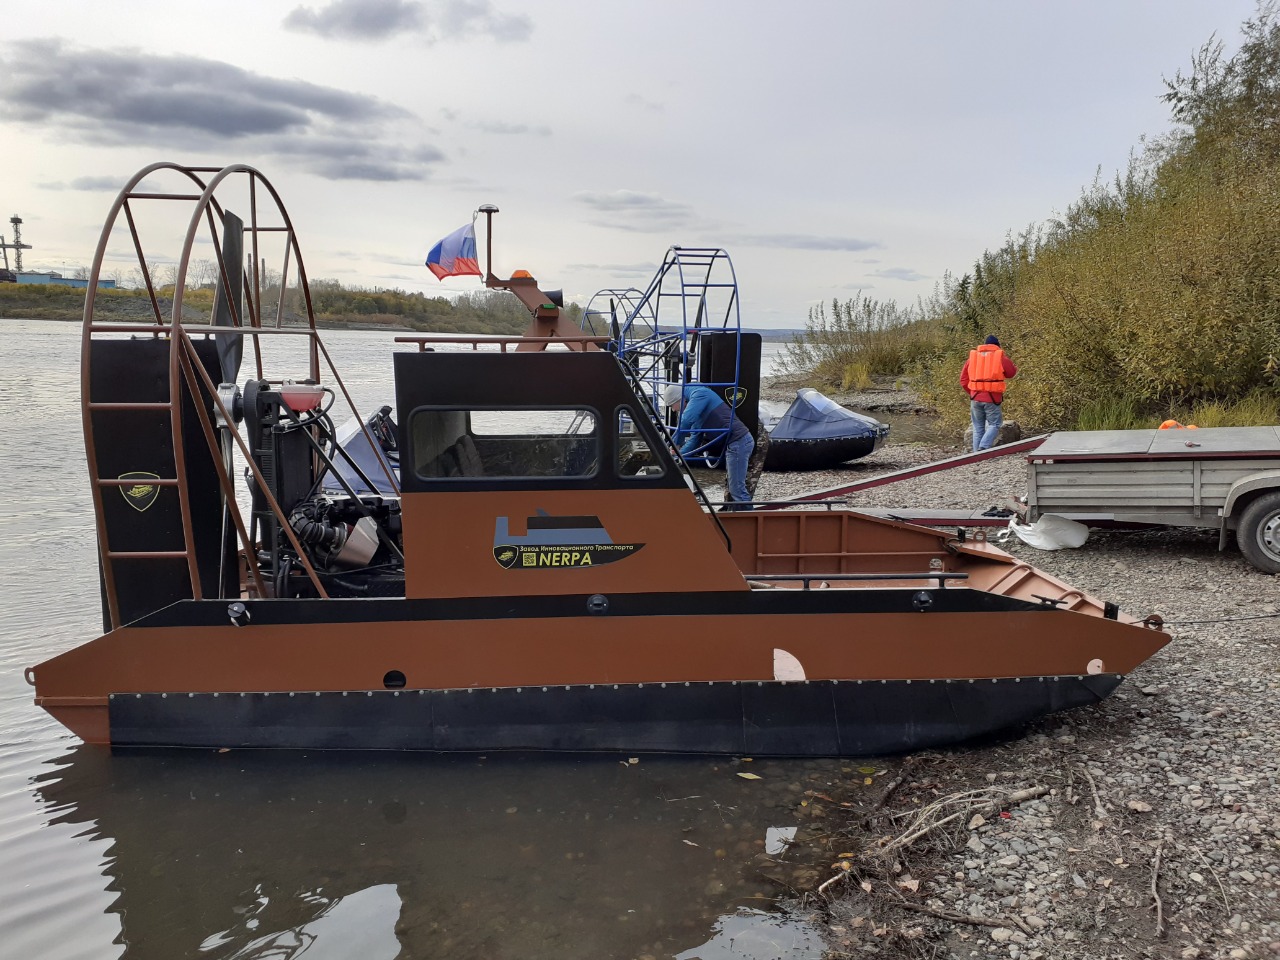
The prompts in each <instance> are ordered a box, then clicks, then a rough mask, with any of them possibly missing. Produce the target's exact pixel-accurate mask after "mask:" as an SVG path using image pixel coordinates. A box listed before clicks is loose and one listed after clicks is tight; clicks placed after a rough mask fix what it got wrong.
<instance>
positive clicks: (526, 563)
mask: <svg viewBox="0 0 1280 960" xmlns="http://www.w3.org/2000/svg"><path fill="white" fill-rule="evenodd" d="M510 528H511V519H510V518H509V517H497V518H496V519H495V520H494V523H493V559H494V560H496V561H498V565H499V566H501V567H502V568H503V569H505V570H517V569H519V570H535V569H539V568H543V569H545V568H557V567H558V568H561V569H566V568H568V569H576V570H581V569H584V568H586V567H598V566H600V565H601V564H604V563H613V562H615V561H617V560H622V559H624V558H626V557H629V556H631V555H632V554H633V553H635V552H636V551H637V550H639V549H640V548H641V547H643V546H644V544H643V543H614V542H613V539H612V538H611V537H610V536H609V531H607V530H606V529H605V528H604V524H603V523H601V522H600V518H599V517H553V516H551V515H550V514H549V513H547V512H546V511H545V510H539V511H538V513H537V516H533V517H529V518H528V519H526V521H525V529H526V530H527V531H528V532H527V533H526V534H525V536H523V537H520V536H513V535H512V534H511V529H510Z"/></svg>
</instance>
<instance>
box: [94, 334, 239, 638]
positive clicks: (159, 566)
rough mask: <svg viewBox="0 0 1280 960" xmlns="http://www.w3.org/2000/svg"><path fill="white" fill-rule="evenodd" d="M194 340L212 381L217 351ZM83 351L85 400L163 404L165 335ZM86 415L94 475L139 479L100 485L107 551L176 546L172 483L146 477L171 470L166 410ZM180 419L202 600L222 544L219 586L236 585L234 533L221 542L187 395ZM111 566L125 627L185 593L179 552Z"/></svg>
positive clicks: (213, 491)
mask: <svg viewBox="0 0 1280 960" xmlns="http://www.w3.org/2000/svg"><path fill="white" fill-rule="evenodd" d="M195 345H196V352H197V354H198V356H199V357H200V361H201V363H202V364H203V365H204V368H205V369H206V370H207V371H209V374H210V376H211V377H212V378H213V381H214V382H215V383H216V382H217V381H218V378H219V373H218V357H217V351H216V348H215V346H214V344H213V342H212V341H210V340H207V339H206V340H197V341H195ZM90 350H91V359H90V370H91V384H90V389H89V397H90V400H91V401H92V402H95V403H107V402H128V403H163V402H166V401H167V400H168V398H169V341H168V340H156V339H150V338H148V339H139V340H97V341H94V342H93V343H92V344H91V345H90ZM92 417H93V436H94V449H95V453H96V456H97V460H98V476H99V477H102V478H104V479H117V478H124V477H128V478H130V479H136V480H137V483H136V484H134V485H132V486H129V487H103V488H102V503H103V521H104V524H105V527H106V537H107V546H109V548H110V549H111V550H112V551H113V552H148V551H171V550H182V549H183V542H184V541H183V536H182V512H181V509H180V506H179V501H178V491H177V488H175V487H159V486H154V485H148V484H147V483H146V481H147V479H149V478H153V477H159V478H170V477H173V476H175V471H176V467H175V464H174V456H173V437H172V432H171V426H170V422H169V416H168V414H167V412H166V411H164V410H160V409H156V410H146V409H144V410H95V411H94V412H93V414H92ZM182 423H183V436H184V438H185V448H186V449H185V453H186V459H187V479H188V490H189V492H190V495H191V518H192V526H193V537H194V540H195V548H196V559H197V563H198V564H199V569H200V571H201V588H202V590H203V591H204V595H205V596H206V597H215V596H218V574H219V566H220V565H219V562H218V560H219V551H220V548H221V550H222V551H224V554H225V556H226V559H227V562H225V563H224V564H222V565H221V566H222V569H223V574H224V582H225V585H226V589H227V590H228V591H234V588H235V585H236V578H237V576H238V571H237V568H236V564H235V562H234V560H235V550H234V530H233V529H231V528H230V526H229V525H228V534H229V536H228V537H227V539H226V541H225V542H223V539H222V538H223V525H222V495H221V490H220V489H219V486H218V474H217V471H216V468H215V466H214V461H213V458H212V456H211V454H210V452H209V449H208V445H207V444H206V443H205V438H204V432H203V430H202V428H201V426H200V420H199V417H198V416H197V414H196V410H195V407H194V405H193V404H192V401H191V399H190V397H189V396H186V395H185V392H184V402H183V405H182ZM134 475H136V476H134ZM112 567H113V570H114V573H115V582H116V595H117V599H118V602H119V605H120V616H121V620H122V621H123V622H124V623H129V622H130V621H133V620H136V619H138V618H139V617H142V616H145V615H146V614H148V613H151V612H153V611H155V610H159V609H161V608H162V607H166V606H168V605H169V604H171V603H174V602H176V601H178V600H188V599H190V598H191V583H190V578H189V574H188V570H187V564H186V561H185V560H184V559H182V558H174V559H152V560H146V559H116V560H115V561H113V564H112Z"/></svg>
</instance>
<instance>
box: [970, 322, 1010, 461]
mask: <svg viewBox="0 0 1280 960" xmlns="http://www.w3.org/2000/svg"><path fill="white" fill-rule="evenodd" d="M1017 373H1018V367H1017V365H1016V364H1014V362H1013V361H1012V360H1010V359H1009V358H1008V356H1006V355H1005V352H1004V351H1003V350H1001V349H1000V341H999V340H998V339H997V338H996V337H995V336H994V335H993V336H990V337H987V340H986V342H985V343H983V344H982V346H980V347H975V348H974V349H973V350H970V351H969V359H968V360H966V361H965V362H964V366H963V367H961V368H960V386H962V387H963V388H964V389H965V391H966V392H967V393H968V394H969V416H970V418H971V419H972V420H973V452H974V453H977V452H978V451H979V450H986V449H987V448H988V447H993V446H995V442H996V436H997V435H998V434H999V433H1000V425H1001V424H1002V423H1004V415H1003V413H1002V412H1001V410H1000V402H1001V401H1002V400H1004V386H1005V381H1007V380H1012V379H1013V378H1014V376H1016V375H1017Z"/></svg>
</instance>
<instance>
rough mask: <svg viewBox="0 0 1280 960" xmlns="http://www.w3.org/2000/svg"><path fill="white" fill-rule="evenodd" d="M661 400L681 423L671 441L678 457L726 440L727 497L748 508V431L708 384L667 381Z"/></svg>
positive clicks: (750, 441)
mask: <svg viewBox="0 0 1280 960" xmlns="http://www.w3.org/2000/svg"><path fill="white" fill-rule="evenodd" d="M662 400H663V402H664V403H665V404H666V405H667V407H668V408H669V409H671V410H675V411H676V412H677V413H679V414H680V424H679V426H677V427H676V432H675V434H674V435H673V436H672V441H673V442H674V443H675V444H676V446H678V447H679V448H680V454H681V456H687V455H688V454H691V453H693V451H695V450H697V449H698V448H699V447H702V446H704V445H705V444H708V443H711V442H712V441H714V440H716V439H720V438H724V439H725V441H726V442H725V447H724V465H725V471H726V472H727V473H728V475H729V481H728V487H729V497H730V499H731V500H733V501H734V502H735V503H739V504H744V505H748V506H744V507H743V509H747V510H749V509H751V508H750V506H749V504H750V503H751V494H749V493H747V461H749V460H750V459H751V451H752V450H754V449H755V446H756V442H755V440H754V439H753V438H752V436H751V431H749V430H748V429H747V428H746V426H745V425H744V424H743V422H742V421H741V420H739V419H738V418H737V417H735V416H734V415H733V411H732V410H731V409H730V408H729V405H728V404H727V403H725V402H724V401H723V400H722V399H720V397H718V396H717V395H716V393H715V391H714V390H712V389H711V388H710V387H704V386H702V385H701V384H696V383H691V384H689V385H687V386H685V387H684V388H683V389H682V388H681V386H680V384H678V383H669V384H667V385H666V386H665V387H663V388H662ZM686 438H687V439H686ZM682 441H683V442H682Z"/></svg>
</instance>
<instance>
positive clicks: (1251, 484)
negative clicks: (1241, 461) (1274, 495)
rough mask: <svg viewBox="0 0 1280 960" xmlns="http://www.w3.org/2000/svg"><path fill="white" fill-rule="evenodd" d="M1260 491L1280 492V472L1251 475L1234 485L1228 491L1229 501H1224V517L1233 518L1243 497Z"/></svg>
mask: <svg viewBox="0 0 1280 960" xmlns="http://www.w3.org/2000/svg"><path fill="white" fill-rule="evenodd" d="M1259 490H1280V470H1263V471H1262V472H1261V473H1251V474H1249V475H1248V476H1247V477H1241V478H1240V479H1239V480H1237V481H1236V482H1235V483H1233V484H1232V485H1231V489H1230V490H1228V491H1227V499H1226V500H1225V501H1223V504H1222V515H1223V516H1224V517H1229V516H1231V515H1232V512H1233V511H1234V510H1235V507H1236V504H1237V503H1239V502H1240V498H1241V497H1245V496H1246V495H1247V494H1251V493H1256V492H1257V491H1259ZM1247 499H1250V500H1252V499H1253V498H1252V497H1247Z"/></svg>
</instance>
